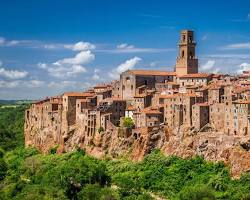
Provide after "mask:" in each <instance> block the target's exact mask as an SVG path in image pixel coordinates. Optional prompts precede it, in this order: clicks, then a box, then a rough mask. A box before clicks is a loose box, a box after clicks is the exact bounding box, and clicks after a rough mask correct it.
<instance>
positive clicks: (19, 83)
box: [0, 80, 44, 89]
mask: <svg viewBox="0 0 250 200" xmlns="http://www.w3.org/2000/svg"><path fill="white" fill-rule="evenodd" d="M43 85H44V81H40V80H14V81H4V80H0V88H4V89H6V88H7V89H11V88H38V87H41V86H43Z"/></svg>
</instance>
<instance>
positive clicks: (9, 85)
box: [0, 80, 19, 88]
mask: <svg viewBox="0 0 250 200" xmlns="http://www.w3.org/2000/svg"><path fill="white" fill-rule="evenodd" d="M18 85H19V81H4V80H0V88H16V87H17V86H18Z"/></svg>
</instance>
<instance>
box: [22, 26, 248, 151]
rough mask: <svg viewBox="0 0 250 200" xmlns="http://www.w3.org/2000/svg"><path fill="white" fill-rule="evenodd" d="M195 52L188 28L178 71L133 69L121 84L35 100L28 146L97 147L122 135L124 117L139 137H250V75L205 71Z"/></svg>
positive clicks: (182, 40) (29, 116)
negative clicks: (155, 133) (154, 133)
mask: <svg viewBox="0 0 250 200" xmlns="http://www.w3.org/2000/svg"><path fill="white" fill-rule="evenodd" d="M195 48H196V42H195V39H194V32H193V31H190V30H184V31H182V32H181V34H180V41H179V52H178V57H177V60H176V65H175V66H174V67H173V71H157V70H154V69H153V70H142V69H140V70H127V71H125V72H123V73H121V74H120V79H119V80H115V81H112V82H110V83H103V84H98V85H96V86H93V87H92V88H89V89H88V90H86V91H84V92H66V93H64V94H62V95H59V96H57V97H51V98H45V99H43V100H40V101H37V102H34V103H33V104H32V105H31V107H30V108H29V109H28V110H26V113H25V144H26V146H30V145H32V146H36V147H38V148H39V149H42V150H43V151H48V150H49V148H51V147H53V146H55V145H59V146H60V148H61V149H63V150H64V151H67V150H69V149H72V148H73V147H72V146H76V145H78V146H80V147H81V148H85V147H89V146H91V147H93V146H94V145H95V139H96V137H97V138H99V139H100V137H101V136H100V135H102V137H107V138H110V137H112V136H113V135H117V134H118V132H119V131H118V130H120V129H123V128H124V127H122V126H123V124H122V123H121V122H122V119H123V118H124V117H130V118H132V119H133V121H134V123H135V129H133V130H132V133H136V138H137V139H139V138H140V136H142V135H143V137H144V138H149V137H148V135H147V134H149V130H153V129H157V128H158V129H160V128H162V127H164V130H167V131H166V132H167V133H168V135H169V136H171V135H178V134H176V133H177V132H178V133H180V134H181V135H188V134H189V135H192V134H193V133H194V132H195V133H200V132H204V131H207V130H209V131H210V133H218V135H220V134H226V135H227V136H233V137H245V136H249V135H250V102H249V99H250V80H249V77H250V76H249V74H250V72H249V71H248V72H244V73H243V74H242V75H238V76H232V75H227V74H213V73H201V72H199V70H198V58H197V56H196V49H195ZM118 127H120V128H118ZM204 127H206V129H204ZM100 131H102V132H103V134H99V132H100ZM112 131H113V132H112ZM128 132H129V131H128ZM110 134H111V135H110ZM119 134H120V133H119ZM126 134H127V133H126ZM126 134H125V135H126ZM121 135H122V134H121ZM128 135H129V134H128ZM107 140H108V139H107ZM140 140H142V138H140ZM100 141H101V140H99V143H98V144H99V146H98V148H100V146H101V144H100ZM74 142H75V143H76V144H75V143H74ZM72 143H73V145H72ZM69 144H71V146H70V145H69ZM145 144H147V143H145Z"/></svg>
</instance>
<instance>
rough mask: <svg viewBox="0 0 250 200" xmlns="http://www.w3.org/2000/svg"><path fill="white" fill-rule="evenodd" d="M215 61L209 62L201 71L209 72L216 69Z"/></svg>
mask: <svg viewBox="0 0 250 200" xmlns="http://www.w3.org/2000/svg"><path fill="white" fill-rule="evenodd" d="M214 64H215V60H208V61H207V62H206V63H205V64H204V65H202V66H201V70H203V71H208V70H211V69H212V68H213V67H214Z"/></svg>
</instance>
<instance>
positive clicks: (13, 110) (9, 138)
mask: <svg viewBox="0 0 250 200" xmlns="http://www.w3.org/2000/svg"><path fill="white" fill-rule="evenodd" d="M4 106H5V105H3V107H0V148H2V149H3V150H6V151H9V150H12V149H15V148H16V147H21V146H23V144H24V135H23V125H24V110H25V109H26V108H27V105H13V106H12V107H9V106H7V107H4Z"/></svg>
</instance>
